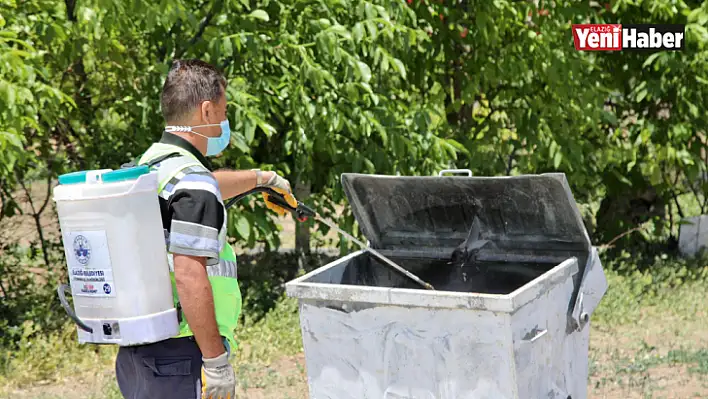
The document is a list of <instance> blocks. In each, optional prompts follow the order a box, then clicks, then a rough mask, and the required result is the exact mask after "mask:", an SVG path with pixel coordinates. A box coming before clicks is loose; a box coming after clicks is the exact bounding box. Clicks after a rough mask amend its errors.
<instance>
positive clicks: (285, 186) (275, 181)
mask: <svg viewBox="0 0 708 399" xmlns="http://www.w3.org/2000/svg"><path fill="white" fill-rule="evenodd" d="M257 173H258V172H257ZM261 173H262V172H261ZM272 173H273V175H272V176H271V177H270V179H268V180H267V181H265V182H260V176H259V177H258V179H259V182H258V183H256V187H268V188H272V189H273V190H274V191H277V192H279V193H280V194H283V197H284V198H285V201H287V203H288V204H290V206H292V207H293V208H297V200H296V199H295V196H293V193H292V191H291V189H290V182H288V181H287V180H286V179H285V178H283V177H280V176H279V175H278V174H277V173H275V172H272ZM268 197H269V195H268V194H267V193H263V199H265V202H266V207H267V208H268V209H270V210H272V211H274V212H275V213H277V214H279V215H280V216H284V215H286V214H287V213H288V210H287V209H284V208H282V207H280V206H278V205H276V204H274V203H272V202H270V201H268Z"/></svg>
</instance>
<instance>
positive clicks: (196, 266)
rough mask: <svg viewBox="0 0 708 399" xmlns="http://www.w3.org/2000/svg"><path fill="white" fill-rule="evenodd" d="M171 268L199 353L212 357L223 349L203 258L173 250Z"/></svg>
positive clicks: (222, 351) (219, 353) (223, 350)
mask: <svg viewBox="0 0 708 399" xmlns="http://www.w3.org/2000/svg"><path fill="white" fill-rule="evenodd" d="M174 270H175V283H176V284H175V285H176V287H177V295H178V296H179V301H180V304H181V305H182V310H183V312H184V316H185V317H186V319H187V323H189V326H190V327H191V329H192V331H193V333H194V338H195V339H196V340H197V344H198V345H199V349H200V350H201V352H202V356H204V357H205V358H215V357H217V356H219V355H221V354H223V353H224V352H226V349H225V348H224V343H223V341H222V339H221V335H220V334H219V329H218V327H217V325H216V315H215V313H214V296H213V295H212V291H211V284H210V283H209V279H208V278H207V272H206V258H205V257H202V256H190V255H179V254H175V255H174Z"/></svg>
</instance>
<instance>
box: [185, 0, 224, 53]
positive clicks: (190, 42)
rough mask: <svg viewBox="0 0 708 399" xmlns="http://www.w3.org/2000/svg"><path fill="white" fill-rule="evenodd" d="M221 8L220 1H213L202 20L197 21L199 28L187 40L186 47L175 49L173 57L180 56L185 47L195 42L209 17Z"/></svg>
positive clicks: (207, 23) (207, 22)
mask: <svg viewBox="0 0 708 399" xmlns="http://www.w3.org/2000/svg"><path fill="white" fill-rule="evenodd" d="M219 8H221V1H220V0H217V1H215V2H214V5H213V6H212V7H211V9H210V10H209V12H207V15H205V16H204V18H203V19H202V22H200V23H199V28H198V29H197V33H196V34H195V35H194V37H192V38H191V39H190V40H189V43H188V44H187V46H186V47H183V48H180V49H179V50H178V51H175V57H174V58H180V57H182V55H184V53H185V52H187V49H188V48H189V47H191V46H193V45H194V43H196V42H197V40H199V39H201V37H202V35H204V31H205V30H206V27H207V26H208V25H209V23H210V22H211V19H212V18H214V15H215V14H216V11H217V9H219Z"/></svg>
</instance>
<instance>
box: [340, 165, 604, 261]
mask: <svg viewBox="0 0 708 399" xmlns="http://www.w3.org/2000/svg"><path fill="white" fill-rule="evenodd" d="M341 179H342V185H343V188H344V192H345V194H346V196H347V198H348V200H349V203H350V204H351V206H352V212H353V214H354V217H355V218H356V220H357V222H358V223H359V226H360V227H361V229H362V233H363V234H364V235H365V236H366V237H367V238H368V240H369V242H370V245H371V247H373V248H376V249H386V250H403V251H415V252H426V251H427V252H430V253H438V254H439V255H441V256H446V255H445V254H448V255H449V254H451V252H452V251H453V250H454V248H455V247H457V246H458V245H460V244H461V243H462V242H464V240H465V239H466V238H467V235H468V233H469V231H470V228H471V227H472V223H473V221H474V219H475V217H477V218H478V221H479V226H478V227H479V229H480V230H479V231H480V237H479V239H481V240H488V241H491V244H492V245H485V249H484V251H487V252H488V253H492V254H494V253H496V254H497V255H515V256H516V259H519V260H521V259H529V260H531V259H538V258H541V257H548V256H551V257H554V256H558V258H563V259H565V257H568V256H578V257H579V259H578V260H579V263H580V265H581V267H582V266H584V264H585V261H586V260H587V257H588V255H589V253H590V249H591V243H590V238H589V237H588V234H587V231H586V230H585V226H584V224H583V221H582V218H581V216H580V213H579V211H578V208H577V206H576V203H575V200H574V198H573V195H572V193H571V192H570V188H569V186H568V182H567V180H566V177H565V174H562V173H550V174H542V175H523V176H513V177H467V176H465V177H457V176H455V177H452V176H387V175H367V174H357V173H344V174H342V177H341ZM480 252H482V251H480Z"/></svg>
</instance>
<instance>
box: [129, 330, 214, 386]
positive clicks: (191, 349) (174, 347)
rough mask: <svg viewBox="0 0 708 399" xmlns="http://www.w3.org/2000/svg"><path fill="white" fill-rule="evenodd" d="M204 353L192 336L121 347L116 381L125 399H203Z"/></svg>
mask: <svg viewBox="0 0 708 399" xmlns="http://www.w3.org/2000/svg"><path fill="white" fill-rule="evenodd" d="M201 370H202V353H201V352H200V351H199V347H198V346H197V343H196V342H195V341H194V338H192V337H185V338H172V339H167V340H164V341H161V342H156V343H154V344H148V345H140V346H131V347H121V348H120V349H119V350H118V357H117V358H116V379H117V380H118V387H119V388H120V392H121V394H123V397H124V398H125V399H148V398H149V399H200V397H201Z"/></svg>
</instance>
